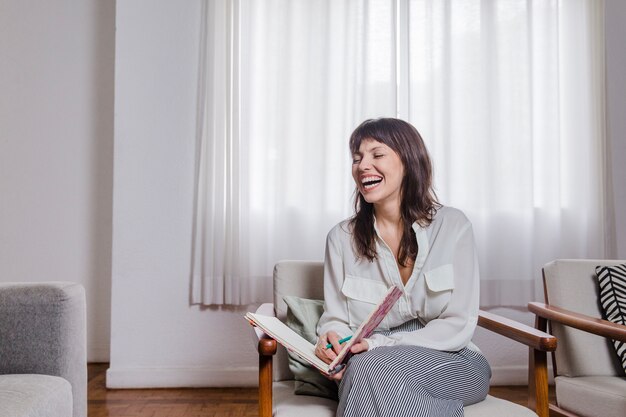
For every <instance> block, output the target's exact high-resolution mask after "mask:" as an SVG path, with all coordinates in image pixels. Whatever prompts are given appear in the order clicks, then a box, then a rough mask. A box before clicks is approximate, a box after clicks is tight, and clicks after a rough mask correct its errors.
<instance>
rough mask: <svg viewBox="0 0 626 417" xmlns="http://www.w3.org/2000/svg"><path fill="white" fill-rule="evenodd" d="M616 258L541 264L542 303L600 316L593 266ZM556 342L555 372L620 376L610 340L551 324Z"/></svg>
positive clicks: (567, 374)
mask: <svg viewBox="0 0 626 417" xmlns="http://www.w3.org/2000/svg"><path fill="white" fill-rule="evenodd" d="M620 263H624V261H616V260H594V259H584V260H572V259H559V260H556V261H553V262H550V263H549V264H547V265H545V266H544V267H543V279H544V290H545V297H546V300H545V301H546V304H549V305H553V306H557V307H561V308H565V309H568V310H571V311H574V312H577V313H581V314H586V315H588V316H591V317H597V318H602V309H601V306H600V300H599V297H598V293H599V285H598V279H597V277H596V266H598V265H603V266H604V265H618V264H620ZM551 326H552V327H551V328H552V334H553V335H554V336H556V338H557V339H558V341H559V346H558V348H557V350H556V352H554V355H555V360H556V370H557V372H556V374H557V375H564V376H570V377H575V376H592V375H605V376H609V375H611V376H612V375H623V373H624V371H623V370H621V367H620V364H619V362H618V360H617V355H616V354H615V350H614V349H613V345H612V342H611V341H610V340H607V339H605V338H602V337H599V336H596V335H593V334H591V333H586V332H583V331H581V330H577V329H574V328H571V327H567V326H563V325H561V324H558V323H554V322H553V323H551Z"/></svg>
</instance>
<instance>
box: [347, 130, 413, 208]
mask: <svg viewBox="0 0 626 417" xmlns="http://www.w3.org/2000/svg"><path fill="white" fill-rule="evenodd" d="M352 178H354V182H355V183H356V186H357V188H358V189H359V192H360V193H361V194H362V195H363V198H365V201H367V202H368V203H372V204H375V205H377V204H387V203H396V204H397V205H398V207H399V206H400V198H401V186H402V179H403V178H404V165H403V164H402V161H401V160H400V156H399V155H398V154H397V153H396V152H395V151H394V150H392V149H391V148H390V147H389V146H387V145H385V144H384V143H381V142H378V141H376V140H374V139H364V140H363V141H361V146H360V147H359V151H358V152H357V153H355V154H354V155H352Z"/></svg>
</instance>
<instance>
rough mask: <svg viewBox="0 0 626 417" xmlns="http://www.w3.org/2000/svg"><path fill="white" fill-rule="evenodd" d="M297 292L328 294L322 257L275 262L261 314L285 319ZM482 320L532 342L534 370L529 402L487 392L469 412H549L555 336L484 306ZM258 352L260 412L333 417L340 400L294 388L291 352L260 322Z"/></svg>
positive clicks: (512, 415) (484, 416)
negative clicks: (270, 295)
mask: <svg viewBox="0 0 626 417" xmlns="http://www.w3.org/2000/svg"><path fill="white" fill-rule="evenodd" d="M285 295H294V296H298V297H303V298H309V299H322V298H323V263H322V262H306V261H283V262H279V263H278V264H277V265H276V266H275V268H274V303H273V304H263V305H261V307H259V309H258V310H257V313H259V314H265V315H270V316H274V315H275V316H276V317H278V318H280V319H281V320H283V321H284V320H285V316H286V314H287V305H286V304H285V302H284V300H283V297H284V296H285ZM478 325H479V326H481V327H484V328H485V329H488V330H490V331H492V332H495V333H498V334H500V335H503V336H505V337H507V338H510V339H512V340H515V341H517V342H520V343H522V344H524V345H526V346H528V347H529V351H530V356H531V360H532V364H533V366H532V367H531V369H530V370H529V380H530V381H529V382H530V384H529V387H530V392H529V394H530V395H529V398H530V400H529V407H528V408H527V407H523V406H521V405H518V404H515V403H512V402H509V401H505V400H502V399H499V398H495V397H492V396H487V398H486V399H485V401H482V402H480V403H478V404H474V405H471V406H468V407H465V416H466V417H472V416H475V417H479V416H480V417H488V416H494V417H495V416H497V417H502V416H508V417H522V416H537V415H539V416H540V417H548V376H547V375H548V374H547V366H546V352H548V351H553V350H554V349H555V348H556V345H557V343H556V338H555V337H553V336H551V335H549V334H547V333H545V332H543V331H539V330H536V329H533V328H532V327H530V326H526V325H524V324H521V323H517V322H515V321H513V320H509V319H506V318H504V317H500V316H496V315H494V314H490V313H487V312H481V313H480V317H479V321H478ZM255 332H256V336H255V343H256V345H257V349H258V352H259V416H260V417H271V416H274V417H280V416H297V417H307V416H311V417H313V416H315V417H332V416H334V415H335V411H336V407H337V403H336V402H335V401H332V400H329V399H326V398H320V397H312V396H306V395H295V394H294V385H295V381H294V376H293V374H292V373H291V371H290V370H289V366H288V360H287V353H286V351H285V349H283V348H282V346H280V345H278V344H277V342H276V341H275V340H273V339H271V338H270V337H269V336H267V335H265V334H264V333H262V332H261V331H260V330H259V329H257V328H255Z"/></svg>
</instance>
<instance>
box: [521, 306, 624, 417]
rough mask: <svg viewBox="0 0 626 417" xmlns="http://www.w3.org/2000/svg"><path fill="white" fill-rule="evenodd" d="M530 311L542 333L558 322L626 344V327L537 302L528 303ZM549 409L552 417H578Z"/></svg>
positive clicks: (556, 407) (558, 408)
mask: <svg viewBox="0 0 626 417" xmlns="http://www.w3.org/2000/svg"><path fill="white" fill-rule="evenodd" d="M528 310H529V311H530V312H532V313H534V314H535V316H536V321H535V327H536V328H537V330H540V331H544V332H545V331H547V330H548V323H549V322H556V323H560V324H562V325H564V326H569V327H573V328H576V329H579V330H582V331H584V332H587V333H592V334H595V335H597V336H601V337H606V338H609V339H613V340H619V341H621V342H626V326H622V325H620V324H615V323H612V322H610V321H608V320H603V319H599V318H595V317H590V316H587V315H585V314H580V313H576V312H573V311H570V310H567V309H564V308H560V307H557V306H553V305H549V304H544V303H537V302H532V303H528ZM553 373H554V375H555V376H556V364H554V363H553ZM549 409H550V415H551V416H563V417H578V416H577V415H576V414H573V413H571V412H569V411H566V410H564V409H562V408H560V407H559V406H558V405H556V404H549Z"/></svg>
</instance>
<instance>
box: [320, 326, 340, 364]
mask: <svg viewBox="0 0 626 417" xmlns="http://www.w3.org/2000/svg"><path fill="white" fill-rule="evenodd" d="M339 339H340V338H339V335H338V334H337V333H335V332H333V331H330V332H328V333H326V334H323V335H321V336H320V337H319V338H318V339H317V344H316V345H315V355H316V356H317V357H318V358H320V359H321V360H323V361H324V362H325V363H331V362H332V361H333V360H334V359H335V358H336V357H337V354H338V353H339V351H341V345H340V344H339ZM329 343H330V344H331V345H332V348H327V347H326V346H327V345H328V344H329Z"/></svg>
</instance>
